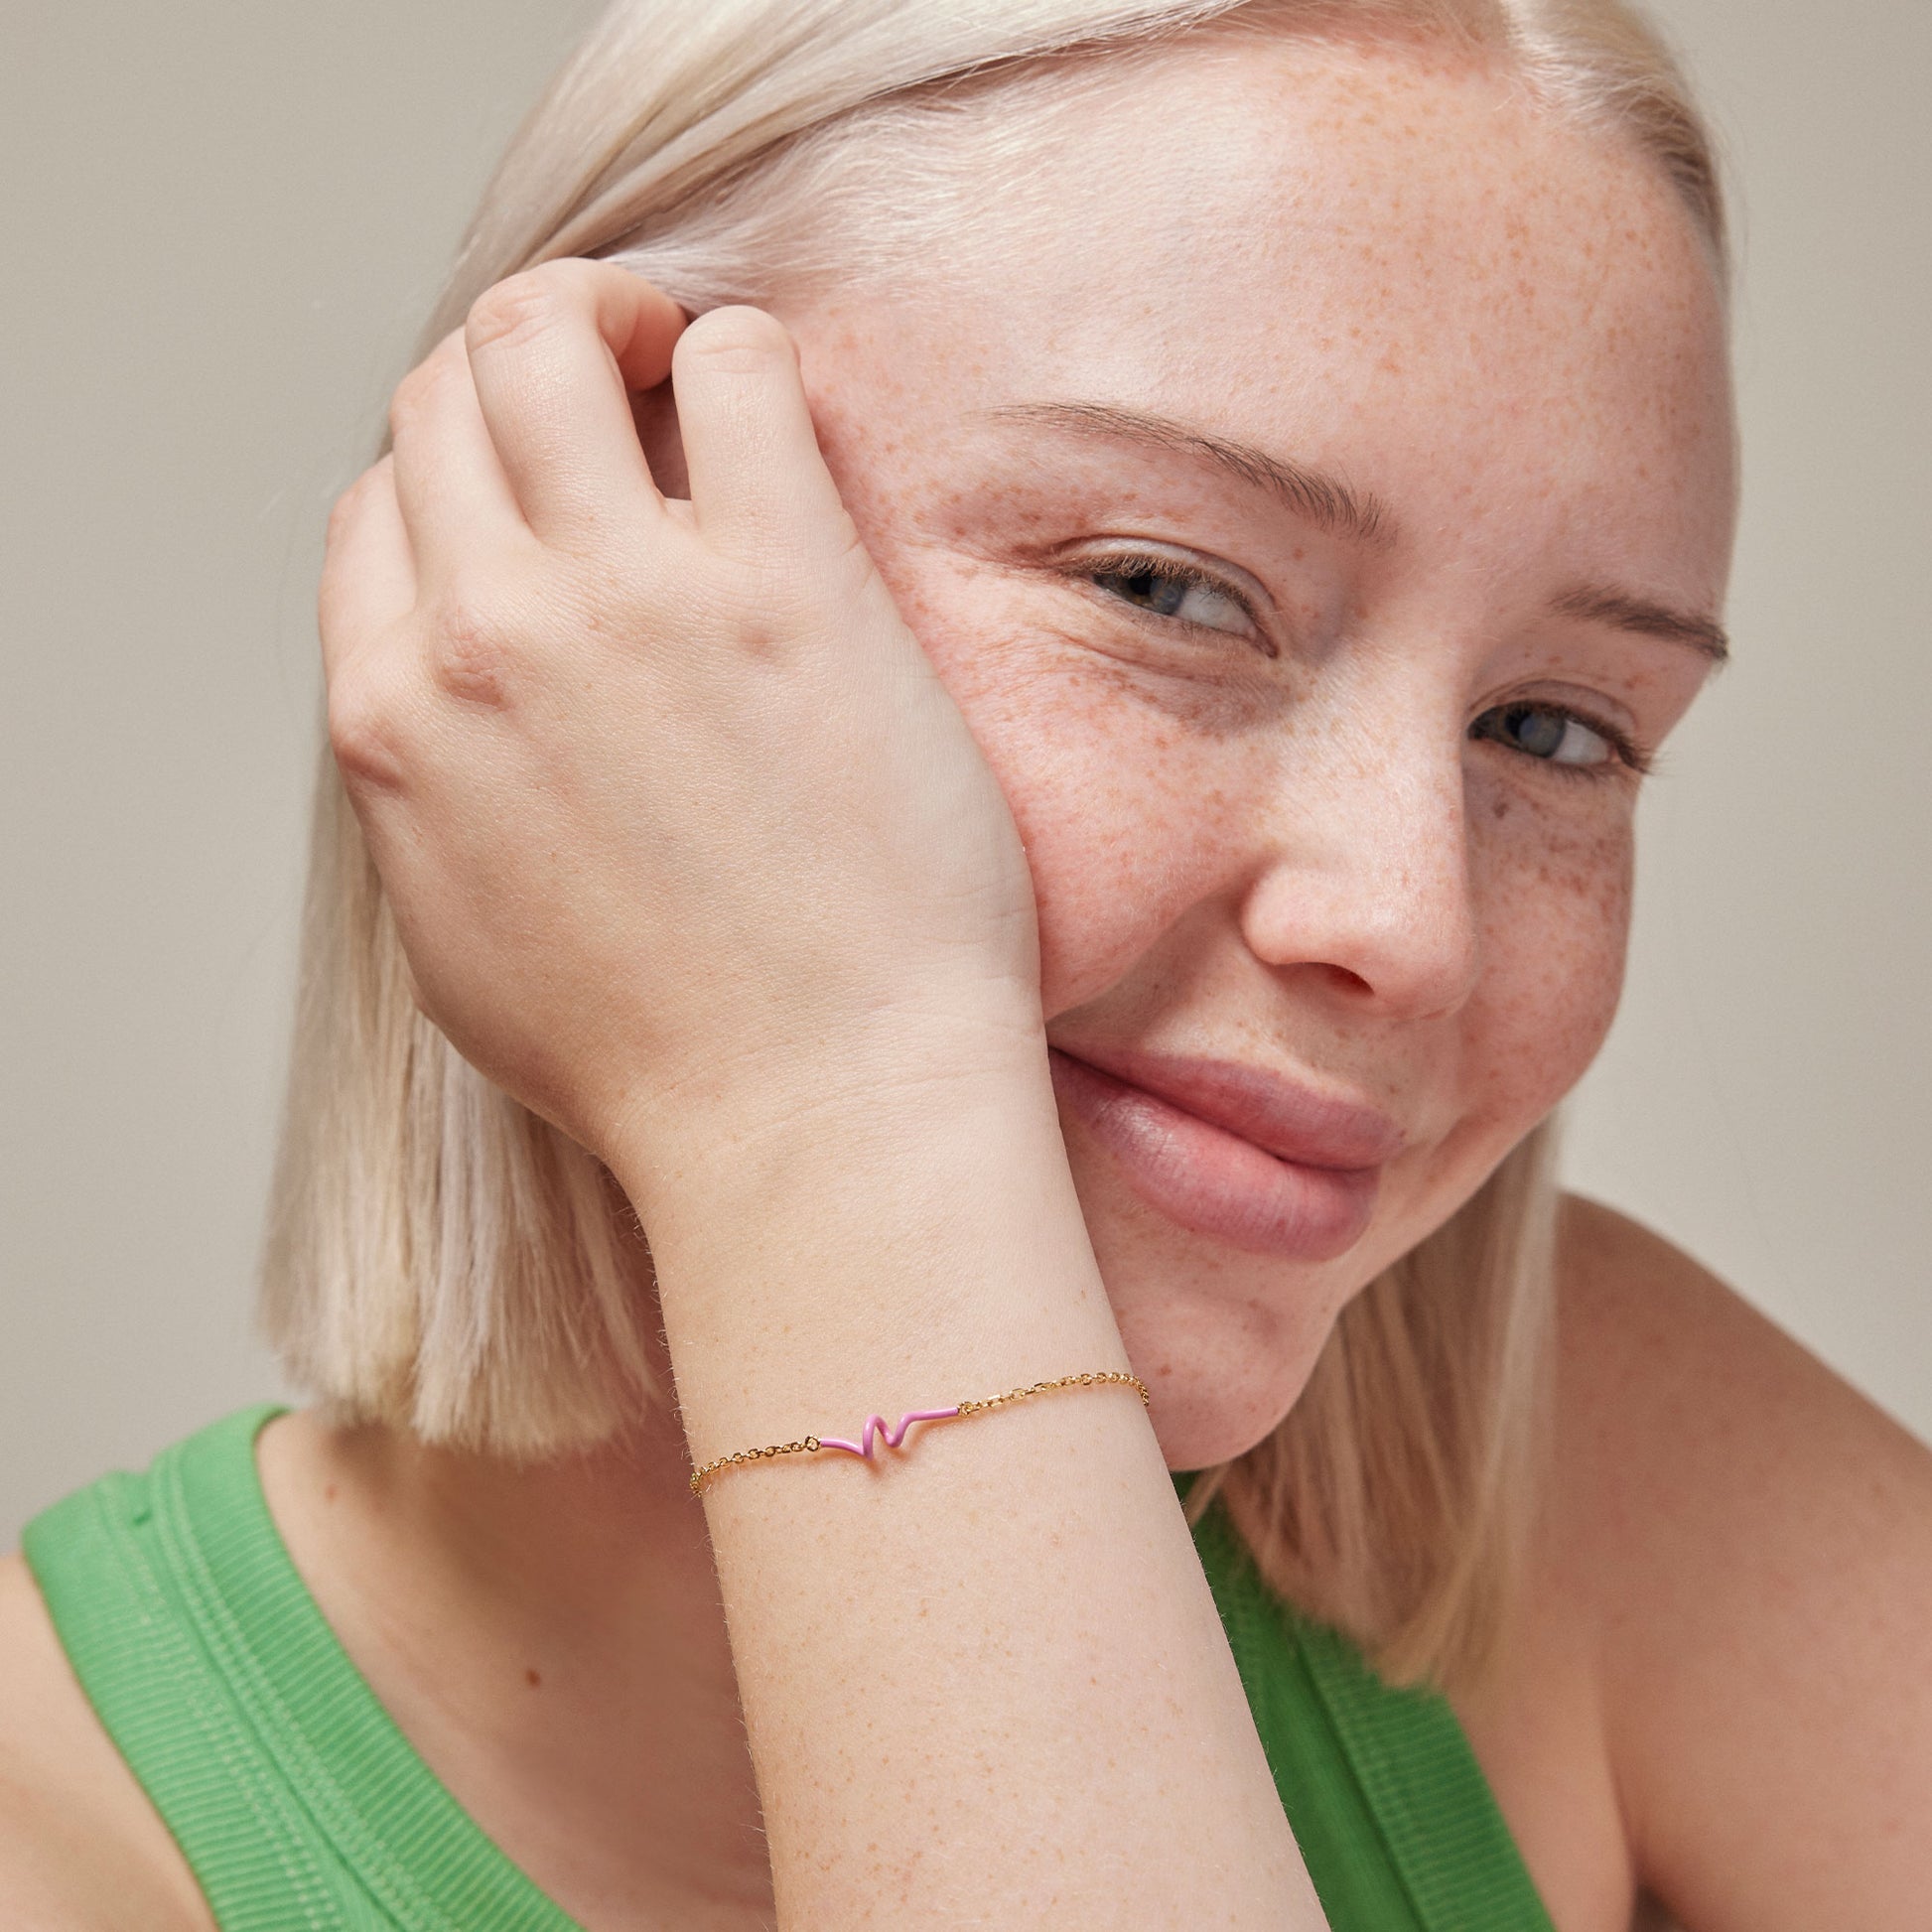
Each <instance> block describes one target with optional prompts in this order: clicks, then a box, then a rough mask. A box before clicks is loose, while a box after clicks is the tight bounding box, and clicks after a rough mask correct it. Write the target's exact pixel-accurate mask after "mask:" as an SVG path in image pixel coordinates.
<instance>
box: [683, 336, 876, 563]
mask: <svg viewBox="0 0 1932 1932" xmlns="http://www.w3.org/2000/svg"><path fill="white" fill-rule="evenodd" d="M671 370H672V373H671V386H672V388H673V390H674V391H675V392H676V395H677V411H678V426H679V430H680V433H681V434H682V436H683V439H684V461H685V467H686V469H687V470H688V471H689V472H690V477H691V504H692V508H693V510H694V512H695V513H696V516H697V523H698V528H699V530H700V532H702V533H703V535H704V536H705V538H706V540H707V541H708V542H712V543H715V544H717V545H718V546H719V547H720V548H721V549H725V550H727V551H733V552H736V553H737V554H739V555H746V556H749V555H752V554H754V552H755V550H756V549H758V548H764V549H768V548H769V546H770V543H771V541H772V539H773V538H774V537H775V536H777V535H779V534H780V533H782V532H791V533H793V534H797V535H810V534H811V533H813V532H815V531H834V532H840V533H843V532H844V531H845V529H846V527H847V522H846V516H845V505H844V503H843V502H842V501H841V499H840V497H839V492H838V486H837V484H835V483H833V481H832V474H831V472H830V471H829V470H827V469H826V467H825V459H824V457H823V456H821V455H820V454H819V448H818V436H817V433H816V432H815V431H814V430H813V428H812V417H811V411H810V409H809V408H808V407H807V405H806V402H805V387H804V383H803V382H802V381H801V379H800V377H799V373H798V351H797V348H796V346H795V345H794V344H793V343H792V340H791V336H790V333H789V332H788V331H787V330H786V329H785V327H784V325H783V324H782V323H780V322H778V321H777V320H776V318H774V317H772V316H768V315H766V314H765V313H764V312H763V311H762V310H761V309H746V308H731V309H713V310H712V311H710V313H709V314H707V315H703V316H700V317H699V318H698V319H697V321H696V322H694V323H692V325H691V326H690V328H689V329H687V330H686V331H685V332H684V334H683V336H682V337H680V338H679V340H678V344H677V347H676V351H675V353H674V354H673V355H672V358H671ZM841 540H843V539H842V537H841Z"/></svg>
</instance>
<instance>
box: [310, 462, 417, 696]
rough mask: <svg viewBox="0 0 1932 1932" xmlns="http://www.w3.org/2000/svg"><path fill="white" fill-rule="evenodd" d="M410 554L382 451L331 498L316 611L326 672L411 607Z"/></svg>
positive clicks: (331, 673)
mask: <svg viewBox="0 0 1932 1932" xmlns="http://www.w3.org/2000/svg"><path fill="white" fill-rule="evenodd" d="M416 590H417V585H416V561H415V557H414V555H413V554H412V552H411V550H410V544H409V532H408V531H407V529H406V528H405V527H404V525H403V519H402V510H401V508H400V506H399V505H398V503H397V501H396V484H395V464H394V461H393V459H391V458H389V457H384V458H383V459H382V461H381V462H380V463H378V464H376V465H375V466H374V467H373V468H371V469H368V470H365V471H363V472H362V474H361V475H360V476H359V477H357V478H356V480H355V481H354V482H353V483H350V484H349V486H348V487H347V488H346V489H345V490H344V491H343V493H342V495H341V496H339V497H338V498H337V499H336V506H335V508H334V509H333V510H332V511H331V512H330V516H329V539H328V545H327V548H326V549H325V551H324V553H323V560H322V584H321V587H320V589H319V590H318V592H317V594H316V618H317V623H318V627H319V628H320V630H321V633H322V662H323V671H324V674H325V675H326V676H329V677H334V676H335V675H336V674H337V672H338V671H339V670H340V669H341V667H342V666H343V665H344V664H345V662H346V661H347V660H348V659H349V658H350V657H352V656H353V655H354V654H355V653H356V652H357V651H358V650H360V649H361V648H362V647H363V646H364V645H366V644H367V643H368V642H369V641H370V640H371V639H373V638H375V637H379V636H381V635H382V634H383V632H384V631H386V630H388V629H389V628H390V627H391V626H392V625H393V624H395V623H396V622H398V621H400V620H401V619H403V618H405V617H407V616H408V614H409V613H410V612H411V611H412V610H414V609H415V607H416Z"/></svg>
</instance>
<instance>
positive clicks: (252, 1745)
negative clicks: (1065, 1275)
mask: <svg viewBox="0 0 1932 1932" xmlns="http://www.w3.org/2000/svg"><path fill="white" fill-rule="evenodd" d="M278 1413H280V1411H279V1409H278V1408H277V1407H276V1406H275V1405H273V1404H264V1405H262V1406H260V1407H256V1408H252V1409H246V1410H243V1411H241V1412H240V1413H239V1414H237V1415H233V1416H230V1417H228V1418H227V1419H226V1420H224V1421H221V1422H217V1423H215V1424H213V1425H211V1426H210V1427H209V1428H207V1429H205V1430H203V1431H201V1432H200V1433H199V1434H198V1435H195V1436H191V1437H190V1438H189V1439H188V1440H187V1441H186V1442H183V1443H178V1444H177V1445H175V1447H174V1448H172V1449H166V1450H164V1451H163V1452H162V1454H161V1455H160V1456H158V1457H157V1458H156V1460H155V1462H154V1464H153V1466H152V1467H151V1468H150V1469H149V1470H148V1472H147V1473H146V1474H145V1475H109V1476H104V1477H103V1478H101V1480H100V1481H98V1482H95V1483H92V1484H90V1485H89V1486H88V1487H87V1488H85V1489H81V1490H79V1491H77V1492H76V1493H75V1494H73V1495H71V1496H69V1497H68V1498H67V1500H66V1501H64V1502H61V1503H57V1504H56V1505H55V1506H54V1507H53V1508H52V1509H50V1510H48V1511H46V1512H45V1513H44V1514H43V1515H41V1516H39V1517H37V1518H36V1519H35V1520H34V1522H32V1523H31V1524H29V1526H28V1528H27V1533H26V1536H25V1539H24V1545H23V1547H24V1552H25V1555H26V1558H27V1562H28V1565H29V1567H30V1568H31V1569H32V1571H33V1573H34V1576H35V1578H36V1580H37V1581H38V1583H39V1585H40V1587H41V1591H42V1594H43V1595H44V1596H45V1598H46V1600H47V1605H48V1609H49V1612H50V1614H51V1615H52V1618H53V1621H54V1627H55V1629H56V1630H57V1631H58V1632H59V1634H60V1638H61V1641H62V1643H63V1644H64V1645H65V1646H66V1649H67V1653H68V1656H69V1659H70V1660H71V1662H72V1664H73V1668H74V1672H75V1675H76V1676H77V1677H78V1678H79V1680H80V1683H81V1686H82V1688H83V1689H84V1690H85V1692H86V1694H87V1697H88V1699H89V1700H90V1701H91V1703H92V1705H93V1708H94V1710H95V1712H96V1713H97V1714H98V1715H99V1718H100V1721H101V1723H102V1724H103V1725H105V1727H106V1729H107V1731H108V1733H109V1735H110V1736H112V1738H113V1739H114V1742H115V1743H116V1745H117V1746H118V1747H119V1749H120V1751H121V1754H122V1755H123V1756H124V1757H125V1758H126V1760H127V1762H128V1764H129V1765H130V1766H131V1767H132V1769H133V1771H134V1775H135V1776H136V1777H137V1778H138V1779H139V1780H140V1782H141V1784H142V1785H143V1786H144V1787H145V1789H146V1790H147V1792H148V1795H149V1796H150V1798H152V1800H153V1801H154V1804H155V1807H156V1809H157V1810H158V1811H159V1812H160V1814H161V1816H162V1818H163V1819H164V1820H165V1821H166V1822H167V1824H168V1827H169V1829H170V1830H171V1831H172V1832H173V1833H174V1836H175V1838H176V1841H177V1842H178V1843H179V1844H180V1846H181V1849H182V1851H183V1853H184V1854H185V1855H186V1857H187V1859H188V1863H189V1864H190V1866H191V1867H192V1868H193V1870H194V1872H195V1875H196V1877H197V1878H198V1879H199V1880H200V1882H201V1885H202V1889H203V1891H204V1892H205V1893H206V1894H207V1900H208V1904H209V1907H210V1909H211V1910H212V1912H213V1914H214V1918H215V1920H216V1922H217V1923H218V1924H219V1925H220V1926H221V1927H222V1928H223V1932H397V1928H401V1929H402V1932H484V1929H485V1928H487V1932H573V1921H572V1920H571V1919H570V1918H568V1917H567V1916H566V1915H565V1913H564V1912H563V1911H562V1910H561V1909H560V1908H559V1907H558V1906H556V1905H554V1904H552V1903H551V1901H550V1900H549V1899H548V1898H546V1897H545V1896H544V1894H543V1893H542V1892H540V1891H539V1890H538V1889H537V1888H536V1886H535V1885H534V1884H532V1883H531V1882H530V1880H529V1879H528V1878H526V1877H525V1876H524V1875H523V1873H522V1872H521V1871H520V1870H518V1868H517V1867H516V1866H515V1865H514V1864H512V1863H510V1861H509V1860H508V1859H507V1858H505V1857H504V1856H503V1854H502V1853H501V1852H499V1851H498V1850H497V1849H496V1847H495V1845H494V1844H493V1843H492V1842H491V1841H490V1840H489V1839H488V1838H487V1837H486V1836H485V1835H484V1833H483V1831H482V1829H481V1828H480V1827H479V1826H478V1825H477V1824H476V1823H475V1821H474V1820H472V1819H471V1818H470V1816H469V1815H468V1813H466V1812H465V1811H464V1810H463V1809H462V1808H461V1807H460V1806H459V1805H458V1804H457V1802H456V1800H455V1799H454V1798H453V1797H452V1796H451V1795H450V1794H449V1792H448V1791H447V1790H445V1789H444V1787H443V1785H442V1784H441V1783H440V1782H439V1781H438V1780H437V1778H436V1775H435V1773H434V1772H432V1771H431V1770H430V1768H429V1766H428V1765H427V1764H425V1763H424V1762H423V1760H422V1759H421V1758H420V1757H418V1756H417V1754H416V1752H415V1750H414V1749H413V1748H412V1747H411V1745H410V1744H409V1742H408V1740H407V1739H406V1738H405V1737H404V1736H403V1734H402V1732H401V1731H400V1730H398V1729H397V1728H396V1725H395V1724H394V1723H393V1722H392V1721H391V1719H390V1718H389V1716H388V1714H387V1713H386V1712H385V1711H384V1710H383V1708H382V1706H381V1704H380V1703H379V1702H378V1701H377V1699H376V1697H375V1694H374V1692H372V1691H371V1690H370V1689H369V1687H368V1685H367V1684H366V1683H365V1682H364V1681H363V1679H362V1678H361V1676H360V1675H359V1673H358V1672H357V1671H356V1669H355V1666H354V1665H353V1664H352V1663H351V1662H350V1661H349V1659H348V1656H347V1653H346V1652H345V1651H344V1649H343V1648H342V1646H341V1644H340V1643H338V1642H337V1640H336V1636H335V1633H334V1632H333V1631H332V1630H331V1629H330V1627H329V1625H328V1623H327V1622H326V1621H325V1620H324V1618H323V1615H322V1612H321V1611H320V1610H319V1609H318V1608H317V1607H316V1603H315V1599H314V1598H313V1597H312V1596H311V1595H310V1594H309V1591H308V1588H307V1587H306V1586H305V1585H304V1584H303V1582H302V1580H301V1578H300V1577H299V1576H298V1575H297V1574H296V1571H295V1567H294V1565H293V1564H291V1563H290V1561H289V1558H288V1553H287V1551H286V1550H285V1549H284V1548H283V1545H282V1540H281V1536H280V1534H279V1532H278V1531H277V1530H276V1528H275V1525H274V1522H273V1520H272V1519H271V1518H270V1516H269V1513H268V1508H267V1505H266V1504H265V1503H264V1501H263V1499H262V1491H261V1484H260V1481H259V1480H258V1478H257V1475H256V1471H255V1458H254V1442H255V1437H256V1434H257V1433H258V1432H259V1430H260V1429H261V1427H262V1425H263V1424H264V1423H265V1422H267V1421H268V1420H269V1418H270V1417H271V1416H274V1415H276V1414H278ZM1194 1536H1195V1544H1196V1547H1197V1548H1198V1549H1199V1551H1200V1555H1201V1561H1202V1565H1203V1567H1204V1569H1205V1570H1206V1573H1207V1577H1208V1580H1209V1582H1210V1584H1211V1585H1212V1587H1213V1590H1214V1597H1215V1601H1216V1603H1217V1604H1218V1606H1219V1608H1220V1612H1221V1617H1222V1621H1223V1623H1224V1624H1225V1625H1226V1628H1227V1633H1228V1638H1229V1642H1230V1644H1231V1645H1232V1647H1233V1651H1234V1655H1235V1660H1236V1662H1237V1663H1238V1664H1239V1666H1240V1669H1241V1678H1242V1682H1243V1683H1244V1684H1245V1685H1246V1687H1247V1692H1248V1698H1249V1702H1250V1704H1251V1706H1252V1708H1253V1711H1254V1716H1255V1722H1256V1725H1257V1726H1258V1727H1259V1729H1260V1732H1261V1739H1262V1743H1263V1744H1264V1746H1265V1747H1266V1749H1267V1752H1268V1759H1269V1762H1270V1764H1271V1765H1272V1766H1273V1768H1274V1773H1275V1781H1276V1784H1277V1786H1278V1787H1279V1789H1280V1792H1281V1797H1282V1803H1283V1805H1284V1807H1285V1808H1286V1810H1287V1812H1288V1816H1289V1820H1290V1822H1291V1823H1292V1824H1293V1826H1294V1828H1295V1836H1296V1839H1297V1841H1298V1842H1299V1843H1300V1845H1301V1848H1302V1853H1303V1856H1304V1858H1305V1859H1306V1860H1307V1861H1308V1865H1309V1870H1310V1873H1311V1876H1312V1877H1313V1879H1314V1885H1315V1889H1316V1891H1317V1892H1318V1893H1319V1894H1320V1897H1321V1902H1322V1905H1323V1906H1324V1908H1325V1909H1326V1911H1327V1914H1328V1922H1329V1924H1330V1926H1331V1927H1332V1928H1333V1932H1552V1928H1551V1925H1550V1920H1549V1918H1548V1916H1547V1915H1546V1913H1545V1912H1544V1909H1543V1907H1542V1905H1541V1903H1540V1902H1539V1900H1538V1898H1537V1895H1536V1891H1535V1888H1534V1886H1533V1885H1532V1884H1531V1882H1530V1878H1529V1875H1528V1873H1527V1871H1526V1870H1525V1869H1524V1866H1523V1862H1522V1860H1521V1858H1520V1857H1519V1856H1518V1854H1517V1851H1516V1847H1515V1845H1514V1843H1513V1842H1512V1840H1511V1838H1510V1836H1509V1832H1508V1829H1507V1827H1506V1826H1505V1825H1504V1823H1503V1819H1502V1815H1501V1813H1500V1812H1499V1811H1498V1810H1497V1808H1496V1804H1495V1801H1494V1799H1493V1798H1492V1796H1491V1795H1490V1792H1489V1788H1488V1786H1487V1785H1486V1784H1485V1782H1484V1781H1483V1777H1482V1773H1481V1771H1480V1770H1479V1769H1478V1768H1477V1765H1476V1761H1475V1758H1474V1756H1473V1755H1472V1754H1471V1752H1470V1749H1469V1745H1468V1741H1467V1739H1466V1738H1465V1737H1464V1736H1463V1733H1462V1730H1461V1727H1460V1725H1458V1724H1457V1723H1456V1720H1455V1718H1454V1716H1453V1714H1452V1713H1451V1712H1450V1710H1449V1706H1448V1705H1447V1704H1446V1703H1444V1701H1443V1700H1442V1699H1441V1698H1440V1697H1437V1696H1435V1695H1434V1694H1433V1693H1430V1692H1426V1691H1398V1690H1391V1689H1390V1688H1388V1687H1387V1686H1386V1685H1384V1684H1382V1683H1381V1682H1380V1681H1379V1680H1378V1679H1377V1678H1376V1677H1375V1676H1374V1675H1373V1673H1372V1672H1371V1671H1370V1670H1369V1669H1368V1667H1367V1666H1366V1664H1365V1663H1364V1662H1363V1661H1362V1658H1361V1655H1360V1653H1359V1652H1358V1651H1356V1650H1355V1649H1354V1648H1353V1647H1352V1646H1351V1645H1350V1644H1349V1643H1348V1642H1347V1641H1346V1640H1345V1639H1343V1638H1342V1637H1340V1636H1338V1635H1337V1634H1335V1633H1334V1632H1333V1631H1331V1630H1327V1629H1325V1628H1322V1627H1320V1626H1318V1625H1315V1624H1312V1623H1311V1622H1309V1621H1308V1620H1307V1619H1305V1618H1303V1617H1300V1616H1298V1615H1297V1614H1296V1613H1295V1612H1293V1611H1292V1610H1290V1609H1288V1608H1287V1607H1286V1606H1285V1605H1284V1604H1283V1603H1282V1602H1281V1601H1280V1600H1279V1599H1278V1598H1277V1597H1275V1596H1274V1595H1273V1594H1272V1593H1271V1592H1270V1591H1269V1590H1268V1588H1267V1587H1266V1586H1265V1585H1263V1584H1262V1582H1261V1581H1260V1578H1259V1577H1258V1576H1257V1575H1256V1573H1255V1571H1254V1568H1253V1566H1252V1565H1251V1564H1250V1563H1248V1562H1247V1561H1246V1559H1245V1556H1244V1555H1243V1553H1242V1551H1241V1549H1240V1546H1239V1544H1238V1542H1237V1541H1236V1538H1235V1536H1234V1533H1233V1532H1232V1530H1231V1529H1230V1528H1229V1527H1228V1525H1227V1523H1226V1520H1225V1518H1224V1516H1223V1515H1222V1513H1221V1512H1220V1511H1219V1509H1218V1508H1213V1509H1210V1510H1209V1511H1208V1513H1207V1515H1206V1517H1205V1518H1204V1519H1203V1521H1202V1522H1201V1523H1200V1524H1199V1525H1198V1526H1197V1528H1196V1529H1195V1532H1194Z"/></svg>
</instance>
